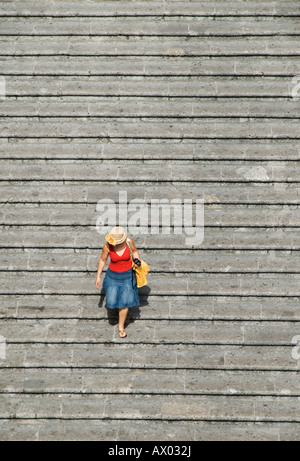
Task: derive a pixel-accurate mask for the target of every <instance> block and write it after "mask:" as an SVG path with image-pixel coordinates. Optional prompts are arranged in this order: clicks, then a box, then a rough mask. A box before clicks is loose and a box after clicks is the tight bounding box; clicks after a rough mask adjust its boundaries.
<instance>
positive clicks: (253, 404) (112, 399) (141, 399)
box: [0, 394, 300, 422]
mask: <svg viewBox="0 0 300 461" xmlns="http://www.w3.org/2000/svg"><path fill="white" fill-rule="evenodd" d="M11 415H14V418H17V419H19V418H21V419H22V418H24V417H25V416H26V418H32V419H33V418H38V419H44V418H47V419H49V418H55V419H77V418H84V419H97V420H99V419H100V420H101V419H112V420H114V419H121V420H123V419H133V420H145V419H147V420H157V419H158V420H164V421H172V420H182V421H189V420H191V421H224V420H228V421H236V422H238V421H252V422H257V421H265V422H268V421H270V422H271V421H275V422H281V421H282V422H287V421H293V422H300V420H299V403H298V402H297V399H295V398H292V397H286V396H285V397H281V398H277V397H244V396H243V397H240V396H231V397H229V396H228V397H224V396H205V397H202V396H189V400H188V401H187V400H186V398H185V397H184V396H176V395H170V396H157V395H155V396H152V395H142V396H141V395H134V396H130V395H122V396H118V395H113V396H106V395H101V394H98V395H93V396H90V395H80V396H78V395H74V394H70V395H61V396H59V395H57V396H53V395H47V394H46V395H35V394H34V395H26V394H24V395H22V396H18V395H13V394H6V395H3V396H2V398H1V404H0V417H1V418H10V417H11Z"/></svg>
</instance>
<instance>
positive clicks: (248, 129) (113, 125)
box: [0, 118, 300, 140]
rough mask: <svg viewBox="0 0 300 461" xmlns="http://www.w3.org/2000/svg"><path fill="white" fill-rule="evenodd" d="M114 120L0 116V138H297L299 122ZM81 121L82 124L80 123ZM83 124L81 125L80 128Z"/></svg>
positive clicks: (265, 120) (298, 135)
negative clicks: (38, 118)
mask: <svg viewBox="0 0 300 461" xmlns="http://www.w3.org/2000/svg"><path fill="white" fill-rule="evenodd" d="M129 120H130V119H126V122H124V123H122V124H120V123H117V122H116V121H115V120H111V121H108V120H107V121H106V120H103V119H102V120H101V121H99V120H96V119H82V120H76V119H74V120H72V121H69V120H67V121H66V120H65V119H60V120H58V119H48V120H47V119H42V120H40V121H37V120H35V119H27V120H24V119H16V118H15V119H13V118H11V119H6V118H2V119H0V137H1V138H6V137H9V138H14V137H16V138H27V137H33V138H49V137H50V138H72V137H75V138H77V137H78V138H89V137H93V138H99V139H100V138H107V139H120V138H122V139H153V140H163V139H165V138H169V139H174V140H180V139H199V138H204V139H215V138H219V139H222V138H224V139H232V138H248V139H249V140H251V139H257V138H258V139H286V138H290V139H295V140H296V139H300V130H299V121H298V120H288V121H274V120H268V119H264V120H263V121H262V120H260V121H256V120H255V121H254V120H251V119H245V120H242V121H239V122H238V123H237V121H236V120H232V119H228V120H226V121H224V119H215V120H211V119H204V120H201V123H197V122H195V121H192V122H186V123H183V122H177V121H174V122H172V121H169V122H168V121H164V122H162V121H160V122H149V121H145V122H140V121H139V122H138V123H137V122H136V120H135V121H134V123H133V120H132V121H129ZM83 122H84V125H83ZM83 126H84V128H83Z"/></svg>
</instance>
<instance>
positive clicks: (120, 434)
mask: <svg viewBox="0 0 300 461" xmlns="http://www.w3.org/2000/svg"><path fill="white" fill-rule="evenodd" d="M299 429H300V424H299V423H283V422H281V423H274V422H272V423H267V422H242V421H239V422H238V423H234V422H231V423H230V424H229V423H228V421H226V422H211V421H209V422H205V421H175V420H174V421H172V422H171V423H170V422H169V421H151V420H147V421H142V420H139V421H133V420H131V421H130V424H128V421H126V420H125V421H122V420H114V421H113V424H112V422H111V421H105V420H92V421H91V420H89V421H87V420H84V419H83V420H82V419H79V420H65V419H64V420H53V419H52V420H51V424H49V420H37V419H31V420H30V419H29V420H28V419H18V420H17V421H15V420H12V419H2V420H1V427H0V437H1V440H3V441H15V440H25V441H26V440H28V441H32V440H37V441H65V440H69V441H81V440H82V441H86V440H90V441H99V434H101V440H103V441H108V442H111V441H112V440H114V441H116V443H115V445H114V449H115V448H116V445H117V442H118V441H123V442H124V441H125V442H128V441H130V442H129V444H128V445H129V447H132V446H133V445H134V442H131V441H133V440H136V437H137V435H136V434H138V438H139V439H140V437H141V434H142V437H143V440H144V441H151V442H153V441H154V440H155V441H162V442H165V441H172V442H176V443H178V442H180V441H182V442H184V443H186V441H187V440H188V441H197V442H198V441H205V442H207V441H220V439H221V440H224V441H230V442H232V441H233V440H235V441H241V442H244V441H251V442H253V441H264V442H265V441H279V440H280V441H298V434H299Z"/></svg>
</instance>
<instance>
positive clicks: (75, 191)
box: [0, 151, 299, 209]
mask: <svg viewBox="0 0 300 461" xmlns="http://www.w3.org/2000/svg"><path fill="white" fill-rule="evenodd" d="M16 155H17V152H16ZM30 155H31V151H30ZM175 163H177V164H178V165H179V162H176V161H174V163H173V164H175ZM223 164H224V162H223ZM165 166H166V164H165ZM108 188H110V198H111V199H112V200H113V201H114V202H115V204H116V205H117V204H119V203H120V192H122V194H124V196H125V194H127V200H128V206H129V204H130V203H131V201H132V200H134V199H136V198H140V200H141V201H142V200H145V203H146V204H147V205H148V206H150V205H151V200H152V199H158V200H161V199H162V198H164V199H166V200H169V201H171V200H173V199H174V197H177V199H179V198H181V199H182V203H184V202H183V201H184V199H193V200H195V198H197V197H202V198H203V200H204V203H205V205H206V206H208V205H211V206H216V208H217V206H219V205H231V206H233V205H236V206H237V205H238V204H243V205H245V206H246V205H277V206H279V205H299V185H298V183H289V184H288V183H286V184H282V183H279V184H278V183H275V184H270V183H268V184H264V183H260V184H259V186H258V184H257V183H251V182H249V183H246V182H245V183H234V184H227V185H223V184H218V183H207V182H205V184H201V183H200V182H199V183H197V184H194V183H189V185H188V188H187V187H186V185H181V184H180V183H179V184H176V195H175V193H174V185H167V184H164V183H160V184H155V183H152V184H151V185H150V184H147V183H146V182H145V183H141V184H140V185H139V184H138V183H134V184H133V183H130V182H123V183H122V184H117V182H116V184H113V185H112V184H111V183H110V182H105V181H103V182H102V181H101V182H99V183H98V184H97V185H96V184H93V183H92V182H88V181H86V183H81V182H80V181H79V182H77V183H76V181H74V182H72V183H67V184H63V183H60V182H59V181H57V182H47V180H46V181H45V182H43V181H39V187H38V189H37V187H36V186H34V185H33V183H32V182H31V181H26V179H25V181H20V182H18V183H17V185H15V182H13V181H11V182H10V181H9V180H8V181H5V180H3V181H2V191H1V197H0V203H1V204H7V205H8V204H13V203H14V204H15V205H16V204H18V205H21V204H23V205H24V206H25V204H26V205H27V206H28V204H32V205H34V204H35V205H37V204H39V205H41V204H43V205H46V204H49V205H50V204H55V205H56V206H57V204H61V206H65V205H71V204H73V205H74V206H76V207H79V206H82V207H83V206H89V209H92V207H94V208H96V205H97V203H98V201H99V200H100V199H101V198H102V197H106V195H107V190H108Z"/></svg>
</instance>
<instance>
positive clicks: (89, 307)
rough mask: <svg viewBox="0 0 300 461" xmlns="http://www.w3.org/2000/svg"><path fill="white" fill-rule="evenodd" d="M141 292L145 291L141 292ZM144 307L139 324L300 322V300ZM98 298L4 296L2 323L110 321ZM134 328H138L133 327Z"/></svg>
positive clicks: (157, 299)
mask: <svg viewBox="0 0 300 461" xmlns="http://www.w3.org/2000/svg"><path fill="white" fill-rule="evenodd" d="M140 291H141V290H140ZM140 299H141V307H140V308H134V309H132V310H131V311H130V312H129V314H128V320H129V321H130V322H132V321H135V320H139V319H142V320H150V321H152V320H155V321H157V320H160V319H161V320H182V319H183V320H187V319H188V320H202V321H204V320H214V321H218V320H219V321H221V320H226V321H231V320H232V321H239V320H240V321H241V320H242V321H245V322H246V321H279V320H280V321H295V320H297V321H299V320H300V313H299V301H300V299H299V297H292V296H289V297H276V296H270V297H260V296H255V297H247V296H240V297H234V296H230V295H228V296H202V295H199V296H193V297H191V296H184V295H180V296H175V297H174V296H159V295H151V293H149V294H148V295H141V296H140ZM101 304H103V301H101V300H100V297H99V296H98V295H95V296H93V295H90V296H80V295H74V294H70V295H50V296H49V295H42V294H40V295H35V296H31V295H26V294H20V295H15V296H13V297H12V296H9V295H7V296H5V295H2V296H1V298H0V318H1V319H47V320H49V319H67V320H72V319H74V320H78V319H87V320H94V319H97V320H98V321H99V320H105V321H107V320H108V312H107V310H106V309H103V308H100V309H99V305H101ZM133 328H134V326H133Z"/></svg>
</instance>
